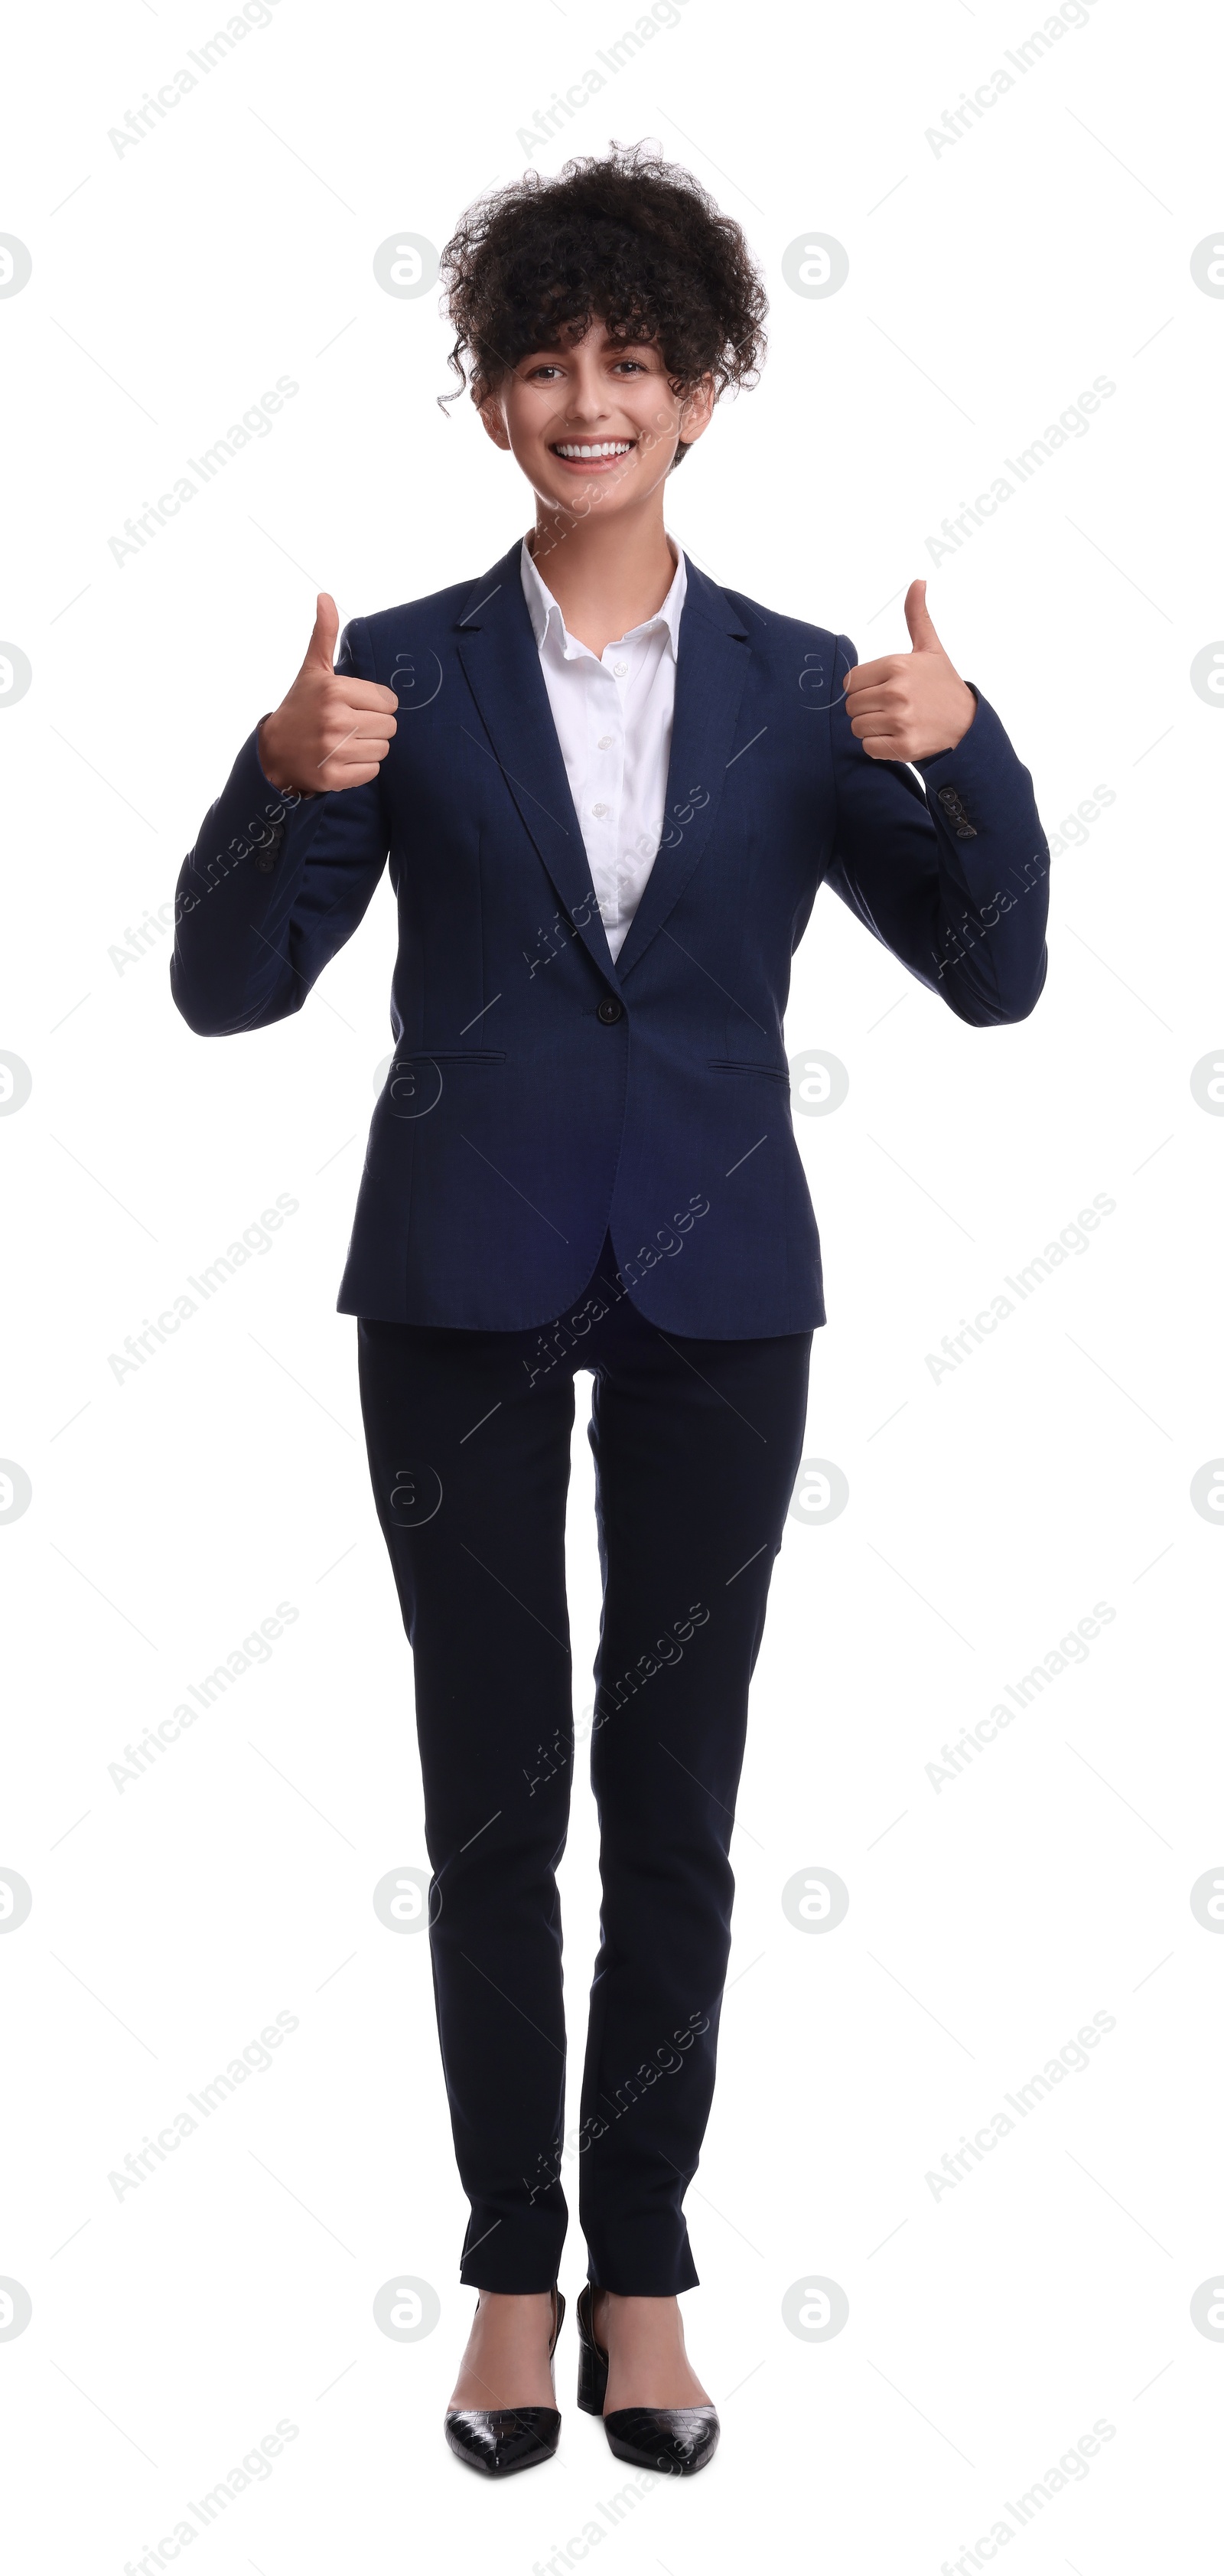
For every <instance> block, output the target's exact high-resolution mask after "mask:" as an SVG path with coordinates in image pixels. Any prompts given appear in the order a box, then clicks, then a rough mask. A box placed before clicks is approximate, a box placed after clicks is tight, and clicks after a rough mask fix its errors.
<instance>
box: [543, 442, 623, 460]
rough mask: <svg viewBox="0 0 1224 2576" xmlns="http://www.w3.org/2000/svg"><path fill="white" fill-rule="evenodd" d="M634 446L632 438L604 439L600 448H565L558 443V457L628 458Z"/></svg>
mask: <svg viewBox="0 0 1224 2576" xmlns="http://www.w3.org/2000/svg"><path fill="white" fill-rule="evenodd" d="M632 445H633V440H632V439H631V438H605V439H604V440H603V441H602V442H601V443H600V444H599V445H598V446H582V447H577V446H569V447H563V446H561V444H560V442H558V446H557V454H558V456H580V457H582V456H627V455H628V453H629V450H630V448H631V447H632Z"/></svg>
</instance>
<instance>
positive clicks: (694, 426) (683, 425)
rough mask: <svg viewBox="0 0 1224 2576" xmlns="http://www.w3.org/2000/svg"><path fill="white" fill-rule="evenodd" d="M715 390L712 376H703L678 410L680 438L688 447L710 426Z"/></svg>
mask: <svg viewBox="0 0 1224 2576" xmlns="http://www.w3.org/2000/svg"><path fill="white" fill-rule="evenodd" d="M716 392H717V388H716V386H715V383H714V378H713V376H703V377H702V379H701V382H700V384H698V385H695V386H694V388H693V391H692V393H690V394H686V395H685V398H684V401H683V403H682V405H681V409H680V436H681V438H682V439H683V440H684V443H685V446H686V447H689V446H691V445H692V442H693V440H694V439H695V438H700V437H701V435H702V433H703V431H705V430H707V429H708V428H709V426H710V422H711V419H712V417H713V413H714V403H715V398H716Z"/></svg>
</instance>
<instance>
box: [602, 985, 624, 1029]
mask: <svg viewBox="0 0 1224 2576" xmlns="http://www.w3.org/2000/svg"><path fill="white" fill-rule="evenodd" d="M624 1007H625V1006H624V1003H623V1002H618V1001H617V998H616V995H615V993H605V994H604V997H603V1000H602V1002H600V1003H599V1004H598V1005H597V1008H596V1012H595V1017H596V1019H597V1020H602V1021H603V1024H604V1027H605V1028H606V1029H610V1028H612V1027H614V1025H615V1023H616V1021H617V1020H619V1018H620V1016H621V1013H622V1011H623V1010H624Z"/></svg>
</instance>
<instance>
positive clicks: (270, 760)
mask: <svg viewBox="0 0 1224 2576" xmlns="http://www.w3.org/2000/svg"><path fill="white" fill-rule="evenodd" d="M275 721H276V718H275V714H271V715H266V716H261V717H260V719H259V722H258V724H257V725H256V727H255V756H256V759H257V760H258V762H259V766H260V768H261V769H262V771H263V774H264V777H265V778H266V779H267V782H268V785H269V787H274V788H275V789H276V792H277V795H278V796H284V795H287V794H288V793H289V792H290V791H292V793H293V794H294V795H295V796H303V797H308V796H312V795H314V794H316V793H317V790H316V789H314V788H310V787H299V786H298V783H297V780H296V779H295V778H291V777H290V776H289V775H288V772H287V770H285V768H284V767H283V765H282V763H281V761H280V760H279V759H278V757H277V751H276V744H275V740H274V739H273V738H272V735H271V727H272V726H273V725H274V724H275Z"/></svg>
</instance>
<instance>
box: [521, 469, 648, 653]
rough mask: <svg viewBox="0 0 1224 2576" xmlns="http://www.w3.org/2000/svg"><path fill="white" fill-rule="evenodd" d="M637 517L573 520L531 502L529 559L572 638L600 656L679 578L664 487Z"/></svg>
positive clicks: (591, 516) (562, 512)
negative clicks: (532, 523)
mask: <svg viewBox="0 0 1224 2576" xmlns="http://www.w3.org/2000/svg"><path fill="white" fill-rule="evenodd" d="M649 497H650V506H649V507H647V508H645V509H643V510H642V511H641V512H640V513H637V512H631V511H622V512H619V513H618V514H617V516H616V517H615V518H612V519H602V518H601V517H600V516H599V510H598V504H597V503H596V504H595V505H594V506H593V507H592V510H591V512H590V514H589V516H584V517H582V518H575V517H574V516H573V515H572V514H571V513H570V512H569V511H566V510H558V509H553V508H550V507H549V506H548V505H547V504H546V503H545V502H543V501H541V500H540V499H539V497H538V495H537V499H536V522H535V526H534V528H533V529H532V531H531V534H530V537H529V538H528V545H529V547H530V550H531V557H532V561H533V562H534V564H535V566H536V570H537V571H538V573H539V574H540V577H541V580H542V581H544V582H546V583H547V586H548V588H549V590H550V591H551V592H552V595H553V598H554V599H555V600H556V602H557V605H558V607H559V609H560V611H561V614H562V616H563V618H564V619H565V624H566V628H567V631H568V632H569V634H571V635H574V636H576V637H577V639H578V642H579V643H580V644H585V645H586V646H587V647H588V649H589V650H590V651H591V652H592V653H602V652H603V651H604V650H605V648H606V646H607V645H609V644H613V643H615V642H616V639H617V637H618V636H621V635H627V634H628V633H629V631H630V628H631V627H634V626H641V625H642V624H643V623H644V621H645V619H646V618H648V617H653V616H654V614H655V611H656V610H657V609H660V608H661V607H662V605H663V602H664V600H665V599H666V597H667V594H668V591H669V590H670V589H671V586H672V583H673V581H674V580H675V577H676V561H677V558H676V557H675V556H673V553H672V549H671V545H670V543H669V540H668V537H667V534H666V531H665V529H664V526H663V494H662V489H661V487H656V489H655V490H654V491H653V492H652V493H651V494H650V496H649Z"/></svg>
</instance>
